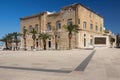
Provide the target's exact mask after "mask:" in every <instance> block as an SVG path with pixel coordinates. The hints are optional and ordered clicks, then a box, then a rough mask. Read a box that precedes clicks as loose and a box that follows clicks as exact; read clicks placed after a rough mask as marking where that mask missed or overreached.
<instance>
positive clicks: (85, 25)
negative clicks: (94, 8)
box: [83, 21, 87, 29]
mask: <svg viewBox="0 0 120 80" xmlns="http://www.w3.org/2000/svg"><path fill="white" fill-rule="evenodd" d="M86 27H87V23H86V22H85V21H84V22H83V29H86Z"/></svg>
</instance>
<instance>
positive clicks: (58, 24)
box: [56, 21, 61, 30]
mask: <svg viewBox="0 0 120 80" xmlns="http://www.w3.org/2000/svg"><path fill="white" fill-rule="evenodd" d="M60 29H61V23H60V21H57V22H56V30H60Z"/></svg>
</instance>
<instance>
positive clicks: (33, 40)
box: [33, 39, 35, 49]
mask: <svg viewBox="0 0 120 80" xmlns="http://www.w3.org/2000/svg"><path fill="white" fill-rule="evenodd" d="M33 49H35V39H33Z"/></svg>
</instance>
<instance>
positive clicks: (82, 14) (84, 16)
mask: <svg viewBox="0 0 120 80" xmlns="http://www.w3.org/2000/svg"><path fill="white" fill-rule="evenodd" d="M20 23H21V33H23V29H24V28H26V29H27V30H28V31H30V30H31V29H32V27H34V28H35V29H36V30H37V32H38V33H43V32H44V33H46V32H47V33H49V34H51V35H53V37H52V38H51V39H49V40H47V49H55V47H57V49H68V47H69V45H68V42H69V41H68V32H67V31H66V30H65V29H64V28H63V25H68V24H75V25H78V26H79V32H78V33H73V37H72V41H71V42H72V48H73V49H74V48H87V47H89V46H93V39H94V36H103V34H104V18H103V17H102V16H100V15H99V14H97V13H96V12H94V11H92V10H91V9H89V8H87V7H85V6H84V5H82V4H72V5H69V6H65V7H63V8H61V10H60V12H42V13H39V14H36V15H32V16H27V17H23V18H20ZM37 36H38V35H37ZM31 37H32V36H31V34H28V35H27V36H26V38H27V48H28V49H30V48H31V46H33V40H32V38H31ZM55 39H56V40H57V43H55ZM37 41H38V43H37V44H36V45H38V44H39V45H38V48H39V49H42V48H43V43H42V41H41V40H39V39H36V42H37ZM23 43H24V40H23V39H22V46H23Z"/></svg>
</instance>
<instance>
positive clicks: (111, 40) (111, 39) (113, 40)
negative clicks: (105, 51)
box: [110, 37, 115, 46]
mask: <svg viewBox="0 0 120 80" xmlns="http://www.w3.org/2000/svg"><path fill="white" fill-rule="evenodd" d="M114 42H115V39H114V38H112V37H111V38H110V43H111V46H113V43H114Z"/></svg>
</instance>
